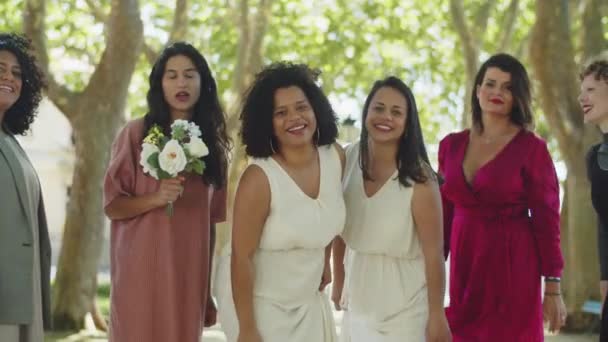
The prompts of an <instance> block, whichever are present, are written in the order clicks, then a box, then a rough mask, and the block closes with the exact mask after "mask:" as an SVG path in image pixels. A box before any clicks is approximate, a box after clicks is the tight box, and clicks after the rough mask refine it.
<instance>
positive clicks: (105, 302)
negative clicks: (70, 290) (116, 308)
mask: <svg viewBox="0 0 608 342" xmlns="http://www.w3.org/2000/svg"><path fill="white" fill-rule="evenodd" d="M97 307H98V308H99V311H101V314H102V315H103V316H104V317H105V318H106V319H108V318H109V316H110V283H103V284H99V285H98V286H97ZM91 335H94V336H91ZM44 341H45V342H84V341H90V342H94V341H106V338H105V336H104V334H103V333H102V332H96V333H90V332H89V333H82V332H81V333H74V332H73V331H68V332H65V331H53V332H47V333H45V337H44Z"/></svg>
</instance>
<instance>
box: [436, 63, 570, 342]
mask: <svg viewBox="0 0 608 342" xmlns="http://www.w3.org/2000/svg"><path fill="white" fill-rule="evenodd" d="M473 90H474V91H473V96H472V108H473V127H471V128H470V129H466V130H464V131H462V132H458V133H453V134H450V135H448V136H447V137H445V138H444V139H443V140H442V141H441V143H440V146H439V170H440V172H441V174H442V175H443V176H444V178H445V183H444V184H443V185H442V186H441V192H442V197H443V202H444V203H443V205H444V221H445V233H446V239H445V241H446V256H447V255H448V253H449V256H450V305H449V307H448V308H447V316H448V321H449V323H450V328H451V330H452V334H453V339H454V341H455V342H458V341H466V342H475V341H493V342H500V341H505V342H507V341H508V342H512V341H518V342H521V341H526V342H534V341H543V339H544V338H543V317H544V319H545V320H547V321H549V329H550V330H552V331H556V330H559V328H560V327H561V326H562V325H563V324H564V322H565V319H566V309H565V306H564V303H563V300H562V297H561V293H560V283H559V281H560V276H561V272H562V268H563V259H562V254H561V250H560V231H559V186H558V181H557V176H556V173H555V168H554V165H553V162H552V160H551V156H550V155H549V151H548V150H547V145H546V143H545V142H544V141H543V140H542V139H541V138H539V137H538V136H537V135H535V134H534V133H533V132H532V131H530V127H531V126H532V121H533V120H532V112H531V109H530V98H531V95H530V82H529V79H528V75H527V73H526V70H525V69H524V67H523V65H521V63H520V62H519V61H517V60H516V59H515V58H513V57H512V56H509V55H506V54H498V55H495V56H492V57H491V58H490V59H488V60H487V61H486V62H485V63H484V64H483V65H482V67H481V68H480V70H479V72H478V73H477V77H476V79H475V89H473ZM541 277H544V279H545V290H544V293H542V292H541V279H542V278H541Z"/></svg>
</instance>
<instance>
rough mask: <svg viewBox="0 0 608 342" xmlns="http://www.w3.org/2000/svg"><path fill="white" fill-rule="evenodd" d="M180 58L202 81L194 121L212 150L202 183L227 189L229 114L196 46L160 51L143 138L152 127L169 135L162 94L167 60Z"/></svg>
mask: <svg viewBox="0 0 608 342" xmlns="http://www.w3.org/2000/svg"><path fill="white" fill-rule="evenodd" d="M178 55H180V56H185V57H187V58H189V59H190V60H191V61H192V63H193V64H194V65H195V67H196V70H197V72H198V74H199V76H200V79H201V87H200V96H199V99H198V101H197V102H196V103H195V104H194V111H193V113H192V118H191V120H192V121H193V122H194V123H196V124H197V125H198V126H199V127H200V129H201V132H202V133H203V134H202V139H203V141H204V142H205V144H206V145H207V146H208V148H209V154H208V155H207V156H206V157H204V161H205V164H206V167H205V172H204V173H203V176H202V177H203V181H204V182H205V183H206V184H209V185H214V186H215V187H221V186H224V185H225V184H226V182H227V169H228V154H229V150H230V148H231V143H230V138H229V137H228V134H227V132H226V115H225V113H224V110H223V109H222V106H221V105H220V101H219V97H218V94H217V85H216V82H215V79H214V78H213V75H212V74H211V70H210V68H209V65H208V64H207V61H206V60H205V58H204V57H203V55H201V53H200V52H199V51H198V50H197V49H196V48H195V47H194V46H192V45H190V44H188V43H186V42H176V43H173V44H171V45H169V46H167V47H166V48H165V49H164V50H163V51H162V52H161V54H160V56H159V57H158V59H157V60H156V62H155V63H154V66H153V67H152V71H151V72H150V76H149V78H148V80H149V83H150V89H149V90H148V94H147V100H148V113H147V114H146V115H145V117H144V133H143V136H144V137H145V136H146V134H147V132H148V130H149V129H150V127H152V126H153V125H155V124H156V125H159V126H160V127H162V128H163V130H165V132H166V133H168V132H170V129H171V128H170V127H171V114H170V110H169V105H168V104H167V101H166V100H165V97H164V94H163V87H162V79H163V74H164V73H165V67H166V65H167V61H168V60H169V59H170V58H171V57H174V56H178Z"/></svg>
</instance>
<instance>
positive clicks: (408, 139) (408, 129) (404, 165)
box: [359, 76, 437, 187]
mask: <svg viewBox="0 0 608 342" xmlns="http://www.w3.org/2000/svg"><path fill="white" fill-rule="evenodd" d="M384 87H389V88H392V89H395V90H396V91H398V92H399V93H401V95H403V97H405V100H406V101H407V114H406V119H405V129H404V131H403V135H401V139H399V148H398V150H397V155H396V156H395V158H396V160H395V161H396V163H397V169H398V171H399V174H398V176H397V177H398V178H399V183H400V184H401V185H403V186H405V187H410V186H412V184H411V183H410V182H409V181H408V179H409V180H413V181H414V182H416V183H424V182H426V181H427V180H428V178H429V176H432V177H434V178H435V179H437V174H436V173H435V172H434V171H433V170H432V168H431V163H430V161H429V156H428V154H427V152H426V147H425V146H424V138H423V136H422V129H421V127H420V120H419V118H418V108H417V107H416V100H415V99H414V94H413V93H412V90H411V89H410V88H409V87H408V86H407V85H406V84H405V83H403V81H401V79H399V78H397V77H395V76H389V77H387V78H385V79H383V80H379V81H376V82H375V83H374V86H373V87H372V89H371V91H370V92H369V94H368V95H367V99H366V100H365V105H364V106H363V116H362V123H363V124H362V126H363V127H362V129H361V139H360V153H359V166H360V167H361V171H362V172H363V177H364V178H365V179H368V180H371V179H372V178H371V176H370V174H369V166H370V160H369V145H368V138H369V133H368V131H367V127H365V120H366V119H367V112H368V110H369V106H370V104H371V102H372V98H373V97H374V95H375V94H376V92H377V91H378V90H380V89H381V88H384ZM429 171H430V172H429Z"/></svg>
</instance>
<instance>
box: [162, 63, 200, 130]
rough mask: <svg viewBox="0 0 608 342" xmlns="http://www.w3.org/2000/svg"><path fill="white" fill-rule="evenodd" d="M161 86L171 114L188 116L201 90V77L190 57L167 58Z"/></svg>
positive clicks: (180, 116)
mask: <svg viewBox="0 0 608 342" xmlns="http://www.w3.org/2000/svg"><path fill="white" fill-rule="evenodd" d="M162 87H163V95H164V97H165V101H167V104H168V105H169V109H170V111H171V116H172V117H173V118H174V119H176V118H189V117H190V116H191V114H192V110H193V108H194V105H195V104H196V102H197V101H198V99H199V97H200V91H201V78H200V75H199V73H198V70H197V69H196V66H195V65H194V63H192V61H191V60H190V58H188V57H186V56H183V55H176V56H173V57H171V58H169V60H167V64H166V65H165V72H164V74H163V79H162Z"/></svg>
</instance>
